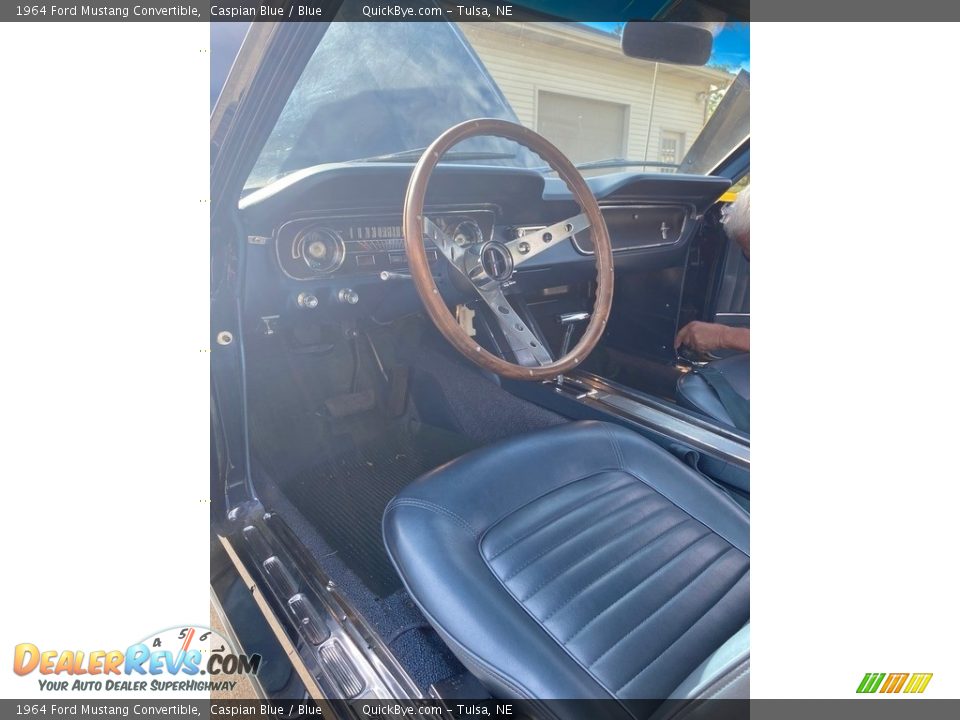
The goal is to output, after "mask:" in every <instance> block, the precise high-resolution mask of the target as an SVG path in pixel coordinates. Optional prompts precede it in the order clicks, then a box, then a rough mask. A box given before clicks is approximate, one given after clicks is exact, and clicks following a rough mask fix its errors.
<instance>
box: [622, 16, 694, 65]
mask: <svg viewBox="0 0 960 720" xmlns="http://www.w3.org/2000/svg"><path fill="white" fill-rule="evenodd" d="M620 47H621V49H622V50H623V54H624V55H626V56H627V57H633V58H640V59H641V60H650V61H651V62H662V63H671V64H673V65H705V64H706V63H707V60H709V59H710V52H711V51H712V50H713V34H712V33H711V32H710V31H709V30H707V29H706V28H704V27H701V26H699V25H691V24H687V23H673V22H655V21H651V22H644V21H633V22H628V23H627V24H626V25H625V26H624V28H623V34H622V35H621V37H620Z"/></svg>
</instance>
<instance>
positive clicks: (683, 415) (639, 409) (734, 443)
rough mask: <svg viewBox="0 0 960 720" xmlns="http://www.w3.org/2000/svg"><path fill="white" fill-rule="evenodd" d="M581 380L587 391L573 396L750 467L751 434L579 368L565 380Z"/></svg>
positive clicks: (704, 450)
mask: <svg viewBox="0 0 960 720" xmlns="http://www.w3.org/2000/svg"><path fill="white" fill-rule="evenodd" d="M571 382H574V383H577V384H579V385H580V386H581V387H582V388H584V389H586V392H581V393H579V394H577V395H571V397H573V399H575V400H579V401H580V402H582V403H584V404H586V405H589V406H591V407H594V408H597V409H601V410H605V411H607V412H612V413H614V414H615V415H617V416H619V417H621V418H623V419H625V420H629V421H631V422H634V423H636V424H638V425H641V426H643V427H645V428H647V429H649V430H653V431H654V432H656V433H657V434H659V435H661V436H662V437H665V438H668V439H671V440H677V441H680V442H685V443H687V444H689V445H691V446H693V447H695V448H697V449H698V450H702V451H703V452H705V453H707V454H709V455H712V456H714V457H717V458H719V459H722V460H725V461H727V462H729V463H732V464H734V465H736V466H738V467H741V468H744V469H747V470H749V469H750V438H749V437H748V436H746V435H744V434H742V433H740V432H739V431H737V430H735V429H732V428H727V427H724V426H722V425H717V424H715V423H713V422H710V421H709V420H708V419H706V418H700V417H697V416H696V415H693V414H692V413H690V412H687V411H684V410H681V409H680V408H677V407H673V406H671V405H668V404H666V403H662V402H660V401H658V400H655V399H654V398H650V397H647V396H644V395H642V394H640V393H637V392H636V391H633V390H630V389H629V388H624V387H623V386H621V385H616V384H615V383H611V382H609V381H607V380H603V379H602V378H599V377H597V376H595V375H591V374H590V373H586V372H583V371H575V372H574V373H573V374H572V375H570V376H568V377H567V378H566V380H565V385H569V384H570V383H571Z"/></svg>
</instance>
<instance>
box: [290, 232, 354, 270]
mask: <svg viewBox="0 0 960 720" xmlns="http://www.w3.org/2000/svg"><path fill="white" fill-rule="evenodd" d="M297 245H299V246H300V248H301V252H302V255H303V259H304V261H305V262H306V263H307V265H308V266H310V268H311V269H312V270H315V271H316V272H320V273H330V272H333V271H334V270H336V269H337V268H339V267H340V265H342V264H343V255H344V247H343V240H341V239H340V236H339V235H337V234H336V233H335V232H333V230H328V229H327V228H318V227H314V228H309V229H308V230H304V231H303V233H301V235H300V237H299V238H298V239H297Z"/></svg>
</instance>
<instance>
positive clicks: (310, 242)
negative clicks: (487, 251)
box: [274, 210, 495, 280]
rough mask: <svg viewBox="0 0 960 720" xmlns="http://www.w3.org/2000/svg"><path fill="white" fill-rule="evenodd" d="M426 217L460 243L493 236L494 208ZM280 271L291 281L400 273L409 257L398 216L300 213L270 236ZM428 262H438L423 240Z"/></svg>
mask: <svg viewBox="0 0 960 720" xmlns="http://www.w3.org/2000/svg"><path fill="white" fill-rule="evenodd" d="M428 217H429V218H430V219H431V220H432V221H433V222H434V223H436V224H437V225H438V226H439V227H440V228H441V229H442V230H443V231H444V232H446V233H447V234H448V235H449V236H450V237H451V238H452V239H453V241H454V242H455V243H457V244H458V245H460V246H461V247H468V246H471V245H480V244H482V243H484V242H486V241H488V240H490V239H491V238H492V237H493V227H494V219H495V212H494V211H493V210H463V211H460V210H454V211H440V212H431V213H429V214H428ZM274 240H275V245H276V250H277V261H278V262H279V264H280V268H281V270H283V272H284V274H286V275H287V276H288V277H290V278H293V279H295V280H315V279H318V278H324V277H341V276H347V275H363V274H368V273H380V272H383V271H384V270H388V271H393V272H396V271H403V270H405V269H406V268H407V255H406V251H405V248H404V241H403V225H402V220H401V218H400V217H399V216H397V215H381V216H371V215H357V216H336V217H332V216H331V217H304V218H297V219H293V220H289V221H287V222H286V223H284V224H283V225H281V226H280V227H279V228H278V229H277V231H276V232H275V234H274ZM424 242H425V243H426V249H427V257H428V258H429V259H430V261H431V263H433V262H436V261H438V260H439V256H438V255H437V249H436V248H435V247H434V246H433V243H432V242H430V241H429V240H428V239H426V238H424Z"/></svg>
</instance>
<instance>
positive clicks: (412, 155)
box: [353, 148, 516, 162]
mask: <svg viewBox="0 0 960 720" xmlns="http://www.w3.org/2000/svg"><path fill="white" fill-rule="evenodd" d="M424 150H426V148H415V149H413V150H401V151H400V152H395V153H389V154H388V155H375V156H373V157H368V158H360V159H359V160H354V161H353V162H407V161H410V162H416V161H417V160H419V159H420V156H421V155H423V151H424ZM515 157H516V155H514V154H513V153H507V152H469V151H461V152H456V151H454V152H446V153H444V154H443V157H442V158H441V160H510V159H512V158H515Z"/></svg>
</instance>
